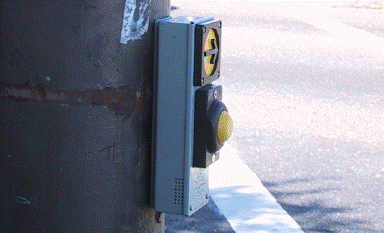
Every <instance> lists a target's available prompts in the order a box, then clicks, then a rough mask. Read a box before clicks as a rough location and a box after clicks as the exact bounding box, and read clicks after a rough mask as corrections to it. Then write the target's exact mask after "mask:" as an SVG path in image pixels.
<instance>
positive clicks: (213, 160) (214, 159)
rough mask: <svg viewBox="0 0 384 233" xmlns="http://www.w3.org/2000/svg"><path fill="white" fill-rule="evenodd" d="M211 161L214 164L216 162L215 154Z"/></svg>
mask: <svg viewBox="0 0 384 233" xmlns="http://www.w3.org/2000/svg"><path fill="white" fill-rule="evenodd" d="M211 159H212V163H213V162H215V161H216V154H213V155H212V158H211Z"/></svg>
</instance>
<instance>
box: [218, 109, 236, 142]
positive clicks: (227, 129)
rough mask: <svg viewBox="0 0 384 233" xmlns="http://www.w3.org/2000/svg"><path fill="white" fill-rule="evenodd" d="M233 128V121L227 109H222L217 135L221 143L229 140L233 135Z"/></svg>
mask: <svg viewBox="0 0 384 233" xmlns="http://www.w3.org/2000/svg"><path fill="white" fill-rule="evenodd" d="M232 128H233V123H232V119H231V117H230V116H229V114H228V112H227V111H222V112H221V113H220V117H219V122H218V124H217V130H218V132H217V137H218V141H219V143H220V144H224V142H225V141H227V140H228V138H229V137H230V136H231V133H232Z"/></svg>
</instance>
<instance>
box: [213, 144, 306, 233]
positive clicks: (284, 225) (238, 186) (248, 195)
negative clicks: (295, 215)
mask: <svg viewBox="0 0 384 233" xmlns="http://www.w3.org/2000/svg"><path fill="white" fill-rule="evenodd" d="M220 156H221V158H220V160H219V161H218V162H216V163H215V164H213V165H212V166H211V167H210V168H209V175H210V177H209V189H210V193H211V197H212V199H213V200H214V202H215V204H216V205H217V206H218V208H219V209H220V212H221V213H223V214H224V216H225V217H226V219H227V220H228V221H229V223H230V224H231V226H232V229H233V230H234V231H236V232H258V233H264V232H285V233H299V232H303V231H302V230H301V229H300V226H299V225H298V224H297V223H296V222H295V221H294V220H293V219H292V218H291V216H289V215H288V214H287V212H286V211H285V210H284V209H283V208H282V207H281V206H280V205H279V204H278V203H277V201H276V199H275V198H274V197H273V196H272V195H271V194H270V193H269V192H268V190H267V189H266V188H265V187H264V186H263V185H262V183H261V181H260V180H259V179H258V178H257V176H256V174H255V173H254V172H252V171H251V170H250V169H249V168H248V167H247V166H246V165H245V164H244V163H243V162H242V161H241V160H240V159H239V158H238V152H237V151H236V149H235V148H233V147H232V146H230V145H226V147H225V148H224V149H222V151H221V152H220Z"/></svg>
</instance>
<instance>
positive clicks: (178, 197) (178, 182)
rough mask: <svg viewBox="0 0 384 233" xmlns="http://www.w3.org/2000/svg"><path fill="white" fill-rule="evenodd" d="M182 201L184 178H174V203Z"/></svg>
mask: <svg viewBox="0 0 384 233" xmlns="http://www.w3.org/2000/svg"><path fill="white" fill-rule="evenodd" d="M183 202H184V179H182V178H175V202H174V204H175V205H183Z"/></svg>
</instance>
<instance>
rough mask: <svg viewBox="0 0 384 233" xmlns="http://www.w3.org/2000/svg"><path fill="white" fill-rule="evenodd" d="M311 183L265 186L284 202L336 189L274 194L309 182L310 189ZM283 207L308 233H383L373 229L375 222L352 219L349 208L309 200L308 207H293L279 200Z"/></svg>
mask: <svg viewBox="0 0 384 233" xmlns="http://www.w3.org/2000/svg"><path fill="white" fill-rule="evenodd" d="M324 179H326V180H328V179H337V178H333V177H324ZM311 182H314V179H290V180H284V181H281V182H279V183H276V182H263V184H264V185H265V187H266V188H267V189H268V190H269V191H270V192H271V194H272V195H273V196H274V197H275V198H277V199H279V200H281V199H287V198H294V199H296V200H297V199H300V197H302V196H304V195H314V194H321V193H325V192H330V191H332V190H335V189H334V188H332V189H307V190H305V191H302V190H300V191H296V192H290V191H286V192H285V191H273V190H274V189H276V190H284V187H283V186H286V185H291V184H298V183H306V184H307V187H310V185H311ZM296 203H297V202H296ZM279 204H280V205H281V206H282V207H283V208H284V209H285V210H286V211H287V212H288V213H289V214H290V215H291V216H292V217H293V218H294V219H295V220H296V221H297V222H298V223H299V224H300V223H302V222H305V223H306V224H304V225H303V224H301V227H302V230H303V231H305V232H311V233H314V232H340V231H343V232H351V231H353V232H379V231H377V230H375V229H373V228H371V227H367V226H369V225H370V224H371V223H370V222H368V221H362V220H359V219H357V218H353V217H348V215H355V213H354V214H351V212H352V211H353V209H352V208H348V207H329V206H326V205H325V204H324V203H322V201H321V199H317V200H315V201H309V202H306V203H305V204H291V203H289V202H286V201H279Z"/></svg>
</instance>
